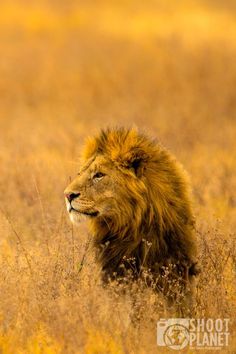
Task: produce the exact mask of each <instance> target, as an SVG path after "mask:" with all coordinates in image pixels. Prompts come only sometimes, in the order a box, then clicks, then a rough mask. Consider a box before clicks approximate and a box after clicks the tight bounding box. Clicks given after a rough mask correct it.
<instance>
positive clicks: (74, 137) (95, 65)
mask: <svg viewBox="0 0 236 354" xmlns="http://www.w3.org/2000/svg"><path fill="white" fill-rule="evenodd" d="M0 53H1V55H0V195H1V197H0V288H1V298H0V352H3V353H14V354H15V353H16V349H15V348H16V347H19V346H23V348H24V350H23V349H22V350H23V351H19V353H23V352H24V353H33V354H34V353H39V352H40V353H41V352H42V351H41V349H40V348H42V346H43V347H44V348H46V349H45V350H46V351H44V352H45V353H46V352H47V353H49V351H47V350H49V349H50V348H51V347H50V345H51V344H50V343H54V339H55V338H56V344H55V345H54V344H52V345H53V348H54V349H52V348H51V351H50V353H59V352H63V353H70V354H71V353H78V348H82V349H81V352H85V353H88V354H90V353H98V352H99V353H105V352H106V353H116V354H117V353H123V352H125V353H128V352H129V353H134V352H135V353H139V352H140V353H144V352H145V353H154V352H156V350H157V347H156V320H157V318H158V316H160V313H156V312H155V311H154V310H153V305H152V304H153V302H152V301H153V300H152V299H153V298H151V297H148V296H147V297H143V295H142V294H141V296H140V298H139V300H138V301H137V304H139V305H137V306H139V307H138V310H137V309H136V310H137V311H139V314H142V313H143V318H144V320H143V322H142V325H141V324H140V322H139V323H138V326H135V325H133V324H132V325H131V326H130V327H129V328H128V327H124V322H122V321H123V320H122V319H123V318H125V316H126V317H127V314H128V316H129V315H130V314H131V315H132V311H133V308H132V306H130V307H129V304H128V305H127V302H125V301H123V300H119V301H120V302H117V301H118V300H117V298H116V297H114V299H115V300H114V302H112V301H111V300H110V297H109V296H108V294H107V293H106V292H105V291H104V289H103V288H98V285H97V284H98V281H97V278H96V277H95V275H94V274H96V272H94V271H93V269H94V268H93V267H92V266H90V264H89V266H87V267H85V268H84V269H85V270H84V271H83V272H81V273H80V270H81V269H80V268H78V265H79V264H80V261H81V259H82V257H83V255H84V254H85V253H84V252H85V251H84V244H86V237H87V236H86V235H87V234H86V233H83V232H82V230H83V229H82V228H79V229H78V231H73V229H71V224H70V223H69V222H68V217H67V215H66V211H65V205H64V204H65V203H64V196H63V190H64V188H65V187H66V185H67V184H68V182H69V180H70V178H71V177H73V176H74V175H75V173H76V172H77V171H78V169H79V153H80V150H81V147H82V146H83V142H84V139H85V138H86V137H87V136H88V135H92V134H95V133H97V132H98V131H99V130H100V128H102V127H106V126H107V125H112V126H120V125H125V126H133V125H135V126H136V127H138V128H140V129H141V130H144V131H146V132H147V133H148V134H150V135H151V136H154V137H157V138H158V139H159V141H160V142H161V143H162V144H163V145H165V146H166V147H167V148H168V149H170V150H171V151H172V152H173V154H174V155H176V157H177V159H178V160H179V161H180V162H181V163H182V164H183V165H184V167H185V169H186V170H187V171H188V173H189V175H190V179H191V183H192V187H193V197H194V211H195V214H196V221H197V234H198V236H199V240H200V244H201V247H200V249H201V257H202V258H201V262H200V263H201V264H202V266H203V268H205V272H202V275H201V276H200V280H199V288H198V292H197V296H198V300H197V304H198V305H197V306H198V307H197V316H198V317H197V318H202V317H207V316H208V317H214V318H224V317H226V318H235V304H236V299H235V294H236V292H235V279H236V277H235V269H236V268H235V264H236V259H235V254H236V250H235V245H236V244H235V241H233V240H235V227H236V2H235V0H149V1H141V0H119V1H114V0H99V1H98V0H86V1H79V0H77V1H76V0H66V1H63V0H41V1H36V0H31V1H28V0H1V2H0ZM91 264H92V263H91ZM81 274H82V278H83V281H80V280H81ZM94 277H95V278H96V279H95V280H94ZM150 296H151V295H150ZM114 304H115V306H114ZM127 306H128V307H127ZM128 308H129V309H130V312H129V311H128V310H127V309H128ZM165 315H166V312H165ZM140 316H141V315H140ZM91 317H92V318H93V323H92V322H91ZM118 318H119V319H121V320H120V322H119V323H118ZM150 319H151V320H150ZM45 328H46V331H45ZM234 330H235V327H234ZM232 332H233V328H231V333H232ZM78 333H79V334H80V335H78ZM48 336H49V337H48ZM114 336H115V337H114ZM29 338H31V339H29ZM52 338H54V339H52ZM232 338H233V336H232ZM235 338H236V336H235ZM42 343H43V344H42ZM58 343H60V345H59V344H58ZM99 343H100V344H99ZM104 343H105V344H104ZM58 345H59V346H60V348H63V349H62V351H60V350H61V349H60V350H59V349H58ZM99 345H100V347H99V348H100V349H97V348H98V346H99ZM4 348H5V349H4ZM109 348H110V349H109ZM121 348H123V349H121ZM99 350H100V351H99ZM17 353H18V352H17Z"/></svg>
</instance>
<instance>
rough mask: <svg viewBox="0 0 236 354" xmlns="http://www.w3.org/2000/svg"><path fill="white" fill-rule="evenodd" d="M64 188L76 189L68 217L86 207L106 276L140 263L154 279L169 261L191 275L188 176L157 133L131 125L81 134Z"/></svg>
mask: <svg viewBox="0 0 236 354" xmlns="http://www.w3.org/2000/svg"><path fill="white" fill-rule="evenodd" d="M65 193H66V195H68V194H71V193H74V194H75V195H76V194H79V196H78V197H77V198H76V199H75V200H73V201H72V202H71V205H72V206H73V208H74V210H72V211H71V214H72V215H71V218H72V221H77V220H78V215H79V214H85V213H86V215H89V219H90V223H91V230H92V234H93V242H94V246H95V247H96V250H97V257H98V261H99V262H100V264H101V267H102V269H103V272H104V277H105V278H106V279H108V278H111V279H113V278H114V277H117V276H124V275H125V273H126V271H127V270H130V271H131V272H132V274H133V275H134V276H135V277H138V276H140V275H141V274H142V270H143V269H148V270H149V271H150V272H151V274H152V275H153V277H154V279H155V278H157V277H158V276H160V275H161V274H162V272H163V267H165V266H169V265H173V266H174V268H173V269H174V271H173V272H172V273H173V277H175V276H177V277H180V279H182V284H187V283H188V282H191V278H192V277H193V275H195V273H196V267H195V263H196V243H195V233H194V217H193V213H192V208H191V201H190V191H189V183H188V179H187V176H186V173H185V172H184V170H183V168H182V166H181V165H180V164H179V163H178V162H177V161H176V159H175V158H174V157H173V156H172V155H171V154H170V153H169V152H168V151H167V150H166V149H165V148H164V147H162V146H161V145H160V144H159V143H158V142H157V141H155V140H152V139H150V138H149V137H147V136H146V135H144V134H142V133H139V132H138V131H137V130H135V129H125V128H119V129H107V130H105V131H102V132H101V133H100V134H99V135H98V136H97V137H94V138H92V139H90V140H89V141H88V143H87V145H86V148H85V151H84V164H83V166H82V169H81V171H80V174H79V176H78V177H76V178H75V180H74V181H72V183H71V184H70V185H69V186H68V187H67V189H66V191H65ZM67 202H68V201H67ZM160 284H161V282H159V285H160ZM160 287H161V285H160Z"/></svg>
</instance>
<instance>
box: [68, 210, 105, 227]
mask: <svg viewBox="0 0 236 354" xmlns="http://www.w3.org/2000/svg"><path fill="white" fill-rule="evenodd" d="M97 215H98V212H86V211H83V212H79V211H77V210H73V209H72V210H71V211H70V212H69V216H70V220H71V222H72V223H73V224H79V223H81V222H82V221H86V220H88V219H90V218H95V217H96V216H97Z"/></svg>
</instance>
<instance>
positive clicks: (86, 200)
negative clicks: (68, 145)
mask: <svg viewBox="0 0 236 354" xmlns="http://www.w3.org/2000/svg"><path fill="white" fill-rule="evenodd" d="M143 145H145V146H143ZM151 149H154V144H153V143H152V142H148V143H147V141H145V138H144V137H142V136H138V134H137V132H136V131H135V130H130V131H125V130H123V129H119V130H115V131H112V130H108V131H106V132H102V133H101V135H100V136H99V137H98V138H95V139H94V140H92V141H89V142H88V144H87V147H86V150H85V163H84V165H83V166H82V168H81V169H80V171H79V173H78V176H77V177H76V178H75V179H74V180H73V181H72V183H71V184H70V185H69V186H68V187H67V188H66V190H65V195H66V203H67V209H68V211H69V213H70V218H71V220H72V221H73V222H77V221H79V220H80V219H81V216H88V217H90V218H91V219H92V218H93V219H95V218H96V219H97V220H99V219H100V220H101V222H104V221H105V222H107V223H108V224H110V223H112V225H113V227H114V226H116V227H117V228H122V227H123V226H125V225H127V224H128V223H130V221H131V220H132V223H134V222H135V221H136V225H139V223H140V221H141V218H142V216H143V215H144V214H145V212H146V211H147V210H146V209H147V208H148V207H149V205H148V200H149V199H150V195H149V189H148V186H147V182H148V181H145V169H146V165H147V163H148V161H149V160H150V159H151V155H150V154H149V156H148V150H150V151H151Z"/></svg>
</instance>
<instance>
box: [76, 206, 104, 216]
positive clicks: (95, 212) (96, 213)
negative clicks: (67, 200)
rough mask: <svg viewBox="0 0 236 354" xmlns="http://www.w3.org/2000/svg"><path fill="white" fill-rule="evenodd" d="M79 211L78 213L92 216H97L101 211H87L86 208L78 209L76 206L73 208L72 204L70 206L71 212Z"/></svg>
mask: <svg viewBox="0 0 236 354" xmlns="http://www.w3.org/2000/svg"><path fill="white" fill-rule="evenodd" d="M73 212H74V213H78V214H82V215H86V216H90V217H96V216H97V215H98V214H99V213H98V211H86V210H77V209H75V208H73V207H72V206H70V209H69V213H73Z"/></svg>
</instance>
